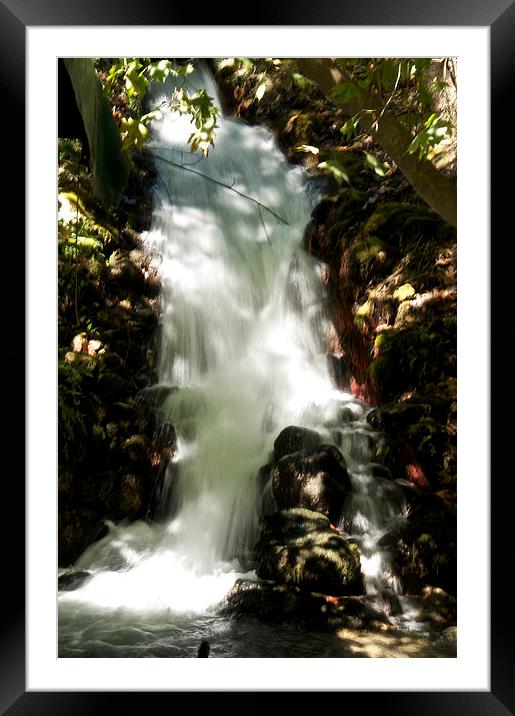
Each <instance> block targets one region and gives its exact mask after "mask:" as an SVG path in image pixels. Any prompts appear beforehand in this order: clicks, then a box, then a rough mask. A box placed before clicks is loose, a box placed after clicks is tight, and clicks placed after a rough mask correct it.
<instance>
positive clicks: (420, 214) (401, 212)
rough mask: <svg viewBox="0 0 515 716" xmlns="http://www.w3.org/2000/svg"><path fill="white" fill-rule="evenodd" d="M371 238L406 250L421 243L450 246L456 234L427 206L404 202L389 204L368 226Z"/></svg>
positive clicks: (366, 226) (380, 209)
mask: <svg viewBox="0 0 515 716" xmlns="http://www.w3.org/2000/svg"><path fill="white" fill-rule="evenodd" d="M365 233H366V234H367V236H375V237H377V238H379V239H381V240H383V241H385V242H387V243H389V244H392V245H395V246H397V247H398V248H400V249H401V250H402V251H406V250H408V249H409V248H410V247H412V246H413V245H414V244H415V243H417V242H422V243H427V242H439V243H447V242H450V241H452V240H453V237H455V232H454V229H452V227H450V226H449V225H448V224H446V222H444V221H442V220H441V219H440V218H439V217H438V216H436V215H434V214H431V213H430V212H429V211H428V210H426V209H425V208H423V207H419V206H416V205H413V204H406V203H402V202H385V203H384V204H381V205H380V206H378V207H377V209H376V210H375V211H374V213H373V214H372V216H370V218H369V219H368V220H367V222H366V224H365Z"/></svg>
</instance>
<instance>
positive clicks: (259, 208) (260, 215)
mask: <svg viewBox="0 0 515 716" xmlns="http://www.w3.org/2000/svg"><path fill="white" fill-rule="evenodd" d="M258 213H259V218H260V219H261V223H262V225H263V229H264V230H265V236H266V238H267V240H268V243H269V244H270V246H271V245H272V243H271V241H270V237H269V236H268V231H267V230H266V226H265V222H264V220H263V214H262V213H261V207H260V206H258Z"/></svg>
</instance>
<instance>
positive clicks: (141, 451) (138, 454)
mask: <svg viewBox="0 0 515 716" xmlns="http://www.w3.org/2000/svg"><path fill="white" fill-rule="evenodd" d="M122 450H123V453H124V454H125V457H126V459H127V461H128V462H129V463H133V464H134V465H145V463H147V462H148V459H149V451H150V443H149V440H148V438H147V437H146V435H140V434H138V435H131V436H130V437H129V438H127V439H126V440H124V442H123V443H122Z"/></svg>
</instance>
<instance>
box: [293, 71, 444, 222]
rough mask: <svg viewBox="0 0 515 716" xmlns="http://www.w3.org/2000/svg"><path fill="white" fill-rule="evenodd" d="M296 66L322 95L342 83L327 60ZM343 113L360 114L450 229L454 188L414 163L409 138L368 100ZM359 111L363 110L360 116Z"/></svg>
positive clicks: (427, 166)
mask: <svg viewBox="0 0 515 716" xmlns="http://www.w3.org/2000/svg"><path fill="white" fill-rule="evenodd" d="M297 65H298V67H299V69H300V71H301V72H302V74H303V75H305V76H306V77H308V78H310V79H312V80H314V81H315V82H317V83H318V84H319V85H320V86H321V87H322V88H323V89H324V90H325V91H326V92H328V93H330V92H331V90H332V89H333V87H334V86H335V85H336V84H340V83H342V82H344V81H345V77H344V76H343V75H342V73H341V72H340V71H339V70H338V69H337V68H336V67H334V66H333V63H332V61H331V60H330V59H327V58H323V59H310V58H299V59H298V60H297ZM342 107H343V110H344V111H345V112H346V113H347V114H349V115H350V116H351V117H353V116H355V115H357V114H360V113H361V114H360V116H359V118H358V120H357V121H358V124H359V125H360V126H361V128H362V129H363V130H364V131H365V132H366V133H367V134H369V135H370V136H371V137H373V139H374V140H375V141H376V142H377V143H378V144H380V145H381V147H382V148H383V149H384V151H385V152H386V153H387V154H389V155H390V157H391V158H392V159H393V161H394V162H395V164H396V165H397V166H398V168H399V170H400V171H401V172H402V173H403V174H404V176H405V177H406V179H407V180H408V181H409V183H410V184H411V186H412V187H413V189H414V190H415V191H416V192H417V194H419V196H420V197H421V198H422V199H424V201H425V202H426V203H427V204H429V206H430V207H431V209H433V211H435V212H436V213H437V214H439V215H440V216H441V217H442V218H443V219H445V221H447V222H448V223H449V224H451V225H452V226H454V227H456V225H457V196H456V184H455V182H453V181H452V180H451V179H448V178H447V177H446V176H444V175H443V174H442V173H441V172H439V171H438V169H437V168H436V167H435V166H434V164H432V163H431V162H430V161H428V160H427V159H417V158H416V157H415V156H413V155H411V154H406V150H407V148H408V146H409V144H410V142H411V135H410V133H409V131H408V130H407V129H405V128H404V127H403V126H402V125H401V124H400V123H399V122H398V121H397V119H396V117H395V116H394V115H393V114H391V113H390V112H389V111H387V110H386V107H385V111H384V112H383V114H382V116H381V121H380V122H379V121H378V119H379V116H380V112H381V108H380V107H377V106H376V103H375V102H374V101H373V100H372V99H371V98H370V97H369V96H366V95H364V96H363V98H362V99H361V100H357V99H355V98H352V99H350V100H348V101H347V102H346V103H345V104H344V105H343V106H342ZM363 110H367V111H366V112H363Z"/></svg>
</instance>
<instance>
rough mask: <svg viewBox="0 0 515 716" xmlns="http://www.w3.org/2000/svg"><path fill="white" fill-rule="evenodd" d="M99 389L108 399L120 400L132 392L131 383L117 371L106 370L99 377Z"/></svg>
mask: <svg viewBox="0 0 515 716" xmlns="http://www.w3.org/2000/svg"><path fill="white" fill-rule="evenodd" d="M98 391H99V393H100V394H101V395H102V396H103V397H104V398H106V399H108V400H110V399H111V400H119V399H120V398H122V397H124V396H126V395H128V394H129V393H130V383H129V381H127V380H125V378H122V377H121V375H119V374H118V373H116V372H115V371H113V370H106V371H102V372H101V373H100V375H99V377H98Z"/></svg>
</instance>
